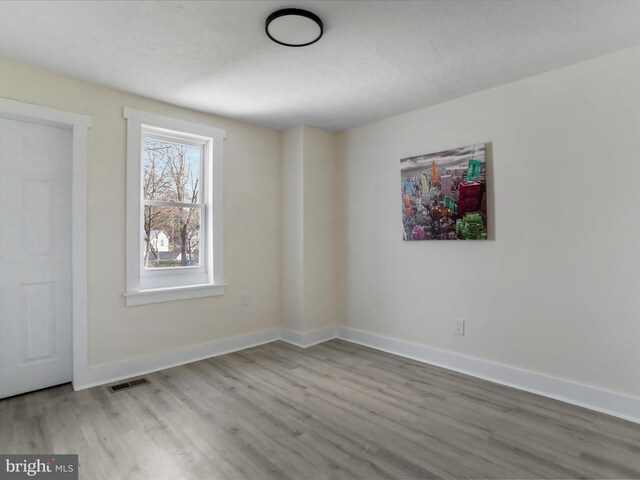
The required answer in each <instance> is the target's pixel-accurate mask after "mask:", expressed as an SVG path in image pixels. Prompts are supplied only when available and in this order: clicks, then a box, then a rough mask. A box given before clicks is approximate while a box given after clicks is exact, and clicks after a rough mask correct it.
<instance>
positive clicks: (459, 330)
mask: <svg viewBox="0 0 640 480" xmlns="http://www.w3.org/2000/svg"><path fill="white" fill-rule="evenodd" d="M453 334H454V335H464V320H463V319H461V318H456V319H454V320H453Z"/></svg>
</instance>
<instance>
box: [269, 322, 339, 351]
mask: <svg viewBox="0 0 640 480" xmlns="http://www.w3.org/2000/svg"><path fill="white" fill-rule="evenodd" d="M336 335H337V327H336V326H335V325H331V326H329V327H324V328H319V329H318V330H314V331H312V332H308V333H301V332H296V331H294V330H289V329H286V328H283V329H282V331H281V334H280V339H281V340H282V341H283V342H287V343H290V344H292V345H295V346H296V347H301V348H307V347H311V346H313V345H317V344H319V343H322V342H326V341H327V340H331V339H332V338H336Z"/></svg>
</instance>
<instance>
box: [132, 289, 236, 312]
mask: <svg viewBox="0 0 640 480" xmlns="http://www.w3.org/2000/svg"><path fill="white" fill-rule="evenodd" d="M224 290H225V285H212V284H205V285H189V286H185V287H168V288H153V289H149V290H139V291H136V292H126V293H125V294H124V296H125V299H126V301H127V307H132V306H134V305H146V304H148V303H160V302H172V301H174V300H188V299H190V298H202V297H215V296H218V295H224Z"/></svg>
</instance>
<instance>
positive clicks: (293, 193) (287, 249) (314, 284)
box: [282, 126, 340, 333]
mask: <svg viewBox="0 0 640 480" xmlns="http://www.w3.org/2000/svg"><path fill="white" fill-rule="evenodd" d="M335 139H336V136H335V134H334V133H331V132H327V131H325V130H321V129H318V128H313V127H308V126H300V127H295V128H291V129H289V130H287V131H285V132H284V133H283V139H282V194H283V195H282V212H283V224H282V232H283V233H282V259H283V261H282V291H283V294H282V298H283V326H284V327H285V328H287V329H290V330H293V331H295V332H298V333H308V332H311V331H314V330H318V329H320V328H323V327H326V326H330V325H335V324H336V322H337V318H336V310H337V288H338V287H337V285H338V284H337V282H336V272H337V267H336V261H337V260H336V259H337V248H336V238H337V229H338V228H339V226H340V223H339V221H338V217H336V216H335V210H336V207H337V204H336V198H337V193H338V192H337V191H338V184H337V182H336V144H335Z"/></svg>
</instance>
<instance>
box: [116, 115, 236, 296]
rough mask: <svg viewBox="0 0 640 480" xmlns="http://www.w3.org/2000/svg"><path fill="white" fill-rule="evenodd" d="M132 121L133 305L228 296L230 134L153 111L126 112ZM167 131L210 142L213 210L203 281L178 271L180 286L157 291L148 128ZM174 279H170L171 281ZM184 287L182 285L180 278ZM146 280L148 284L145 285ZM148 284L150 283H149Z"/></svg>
mask: <svg viewBox="0 0 640 480" xmlns="http://www.w3.org/2000/svg"><path fill="white" fill-rule="evenodd" d="M124 118H126V119H127V229H126V230H127V231H126V235H127V242H126V256H127V260H126V261H127V291H126V292H125V294H124V295H125V297H126V303H127V306H132V305H144V304H147V303H157V302H167V301H172V300H185V299H189V298H200V297H206V296H214V295H224V292H225V283H224V270H223V254H222V153H223V145H222V144H223V141H224V139H225V136H226V132H225V131H224V130H222V129H219V128H215V127H211V126H208V125H202V124H198V123H192V122H188V121H185V120H178V119H175V118H171V117H165V116H162V115H156V114H152V113H147V112H142V111H140V110H134V109H132V108H126V107H125V109H124ZM145 126H146V127H151V128H154V129H165V130H168V131H169V132H181V133H183V134H185V135H186V136H188V137H194V136H198V137H201V138H202V139H203V141H206V142H207V143H206V146H205V148H209V149H210V150H209V152H208V154H209V156H210V159H211V161H210V163H211V164H210V168H209V169H208V171H207V170H206V169H205V173H204V182H205V185H204V191H205V195H207V197H208V198H206V199H204V200H206V201H204V203H205V204H206V205H207V208H205V209H204V211H203V215H205V216H206V221H205V228H206V233H205V242H206V249H205V251H206V254H205V255H204V262H203V263H204V264H205V265H204V266H205V268H204V271H205V272H206V274H200V275H201V276H200V278H199V279H198V281H197V283H194V280H193V278H194V277H191V279H187V277H188V276H189V272H188V271H185V272H179V273H178V272H176V275H171V277H173V278H174V280H175V281H174V282H173V284H172V285H170V286H163V287H157V285H154V284H153V283H152V282H150V281H149V279H150V278H153V275H151V276H149V275H145V272H144V271H143V268H142V258H141V256H142V255H141V254H142V249H141V245H142V236H141V235H142V231H143V227H142V202H141V199H142V135H143V129H144V127H145ZM169 276H170V275H166V277H169ZM181 278H184V280H185V281H184V283H182V284H180V279H181ZM141 280H142V283H141ZM145 282H146V283H145Z"/></svg>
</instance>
